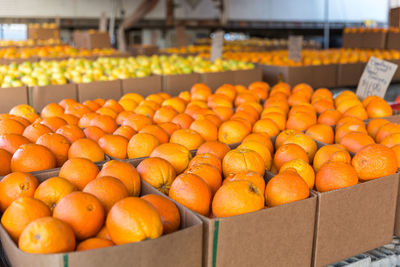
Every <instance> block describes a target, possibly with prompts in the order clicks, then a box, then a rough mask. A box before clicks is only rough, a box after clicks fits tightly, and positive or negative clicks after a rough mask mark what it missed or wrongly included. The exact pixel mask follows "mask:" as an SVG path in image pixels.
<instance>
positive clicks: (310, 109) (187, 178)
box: [0, 82, 400, 266]
mask: <svg viewBox="0 0 400 267" xmlns="http://www.w3.org/2000/svg"><path fill="white" fill-rule="evenodd" d="M104 96H105V95H104ZM107 98H108V97H107ZM391 115H392V110H391V108H390V105H388V104H387V103H386V102H385V101H384V100H383V99H381V98H379V97H376V96H371V97H368V98H366V99H364V100H363V101H361V100H359V99H358V98H357V97H356V95H355V94H354V93H352V92H350V91H346V92H343V93H341V94H340V95H338V96H337V97H336V98H335V99H333V96H332V93H331V92H330V91H329V90H327V89H318V90H313V89H312V88H311V87H310V86H309V85H307V84H304V83H302V84H298V85H296V86H295V87H293V88H291V87H290V85H288V84H286V83H278V84H276V85H274V86H273V87H272V88H270V87H269V85H268V84H266V83H264V82H253V83H251V84H250V85H249V86H248V87H245V86H243V85H235V86H234V85H230V84H224V85H222V86H219V87H218V88H216V90H215V92H214V93H213V92H212V89H211V88H210V87H208V86H207V85H205V84H201V83H197V84H195V85H193V86H192V87H191V89H190V91H182V92H180V93H179V95H178V96H176V97H173V96H171V95H169V94H167V93H165V92H158V93H154V94H150V95H148V96H147V97H143V96H142V95H140V94H137V93H128V94H125V95H124V96H122V97H121V98H120V99H119V100H118V101H117V100H114V99H108V100H105V99H102V98H97V99H92V100H89V99H87V100H85V101H83V102H82V103H78V102H77V101H76V100H73V99H64V100H62V101H60V102H59V103H50V104H47V105H46V106H45V107H44V108H43V109H42V110H41V112H40V115H39V114H37V113H36V111H35V110H34V109H33V108H31V107H29V106H27V105H20V106H16V107H14V108H13V109H12V110H11V111H10V112H9V114H2V115H1V117H0V118H1V119H0V160H1V163H2V164H1V168H0V174H1V175H5V176H4V177H3V179H2V180H1V181H0V208H1V209H2V212H3V215H2V220H1V222H2V227H1V228H0V238H1V241H2V244H3V247H4V249H5V252H6V255H7V258H8V259H9V261H10V262H11V264H13V265H30V266H53V265H55V266H58V265H63V266H65V265H70V266H109V265H111V264H118V265H119V266H127V265H130V264H132V260H133V259H135V260H136V261H135V264H137V265H139V266H152V265H161V264H163V265H167V266H180V265H189V266H196V265H206V266H243V265H265V262H268V264H270V265H272V266H276V265H288V266H294V265H296V266H310V265H315V266H322V265H326V264H330V263H332V262H335V261H338V260H341V259H344V258H347V257H349V256H353V255H355V254H358V253H361V252H364V251H367V250H370V249H373V248H375V247H378V246H381V245H384V244H385V243H389V242H390V241H391V237H392V235H393V233H394V229H397V228H398V227H399V225H400V223H396V224H395V216H396V205H397V197H398V196H397V194H398V190H399V188H398V187H399V181H398V180H399V177H398V173H396V171H397V168H398V167H399V162H398V160H397V158H398V155H399V149H398V148H399V147H400V138H399V137H398V135H400V129H399V127H400V126H399V124H396V123H393V122H398V121H394V120H398V118H397V117H390V116H391ZM381 117H385V118H384V119H382V118H381ZM367 119H369V121H368V122H367V124H365V123H366V120H367ZM376 143H379V144H376ZM378 154H379V157H377V156H376V155H378ZM106 156H109V157H111V158H112V160H110V159H109V158H106ZM104 159H106V162H99V161H102V160H104ZM93 162H98V163H97V164H95V163H93ZM54 167H59V168H60V169H52V168H54ZM10 172H11V173H10ZM30 173H31V174H30ZM377 178H379V179H377ZM149 194H150V196H149ZM177 209H178V211H177ZM139 224H140V227H138V225H139ZM104 225H105V226H104ZM179 225H180V226H179ZM395 227H396V228H395ZM57 229H58V230H57ZM60 229H63V230H62V231H60ZM146 239H151V240H146ZM55 241H57V244H56V243H53V242H55ZM127 243H128V244H127ZM48 244H54V245H52V246H48ZM170 244H174V245H173V246H172V245H170ZM188 244H190V245H188ZM288 244H290V246H288ZM74 250H77V252H74ZM83 250H86V251H83ZM78 251H79V252H78ZM27 252H28V253H27ZM33 253H39V254H33ZM132 256H133V257H132Z"/></svg>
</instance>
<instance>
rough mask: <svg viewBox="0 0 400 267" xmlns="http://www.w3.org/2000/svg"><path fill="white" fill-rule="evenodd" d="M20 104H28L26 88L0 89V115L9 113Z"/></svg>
mask: <svg viewBox="0 0 400 267" xmlns="http://www.w3.org/2000/svg"><path fill="white" fill-rule="evenodd" d="M20 104H28V88H27V87H26V86H20V87H10V88H0V113H8V112H9V111H10V110H11V108H13V107H14V106H17V105H20Z"/></svg>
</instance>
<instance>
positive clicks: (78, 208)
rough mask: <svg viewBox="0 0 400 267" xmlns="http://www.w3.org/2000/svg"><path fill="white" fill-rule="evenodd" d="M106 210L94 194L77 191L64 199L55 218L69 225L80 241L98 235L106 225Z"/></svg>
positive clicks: (56, 211)
mask: <svg viewBox="0 0 400 267" xmlns="http://www.w3.org/2000/svg"><path fill="white" fill-rule="evenodd" d="M104 216H105V214H104V208H103V206H102V205H101V202H100V201H99V200H98V199H97V198H96V197H95V196H93V195H92V194H88V193H84V192H79V191H75V192H72V193H70V194H68V195H66V196H65V197H63V198H62V199H61V200H60V201H59V202H58V204H57V205H56V207H55V208H54V210H53V217H54V218H57V219H60V220H62V221H64V222H66V223H68V224H69V225H70V226H71V227H72V229H73V230H74V233H75V235H76V237H77V239H79V240H83V239H86V238H88V237H91V236H94V235H95V234H97V233H98V232H99V231H100V229H101V227H102V226H103V223H104Z"/></svg>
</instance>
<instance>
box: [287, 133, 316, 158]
mask: <svg viewBox="0 0 400 267" xmlns="http://www.w3.org/2000/svg"><path fill="white" fill-rule="evenodd" d="M283 144H284V145H285V144H297V145H299V146H300V147H302V148H303V149H304V151H306V153H307V156H308V159H309V162H312V160H313V158H314V155H315V152H316V151H317V144H316V143H315V141H314V140H313V139H312V138H311V137H309V136H307V135H305V134H303V133H298V134H296V135H293V136H289V137H288V138H287V139H286V140H285V141H284V142H283Z"/></svg>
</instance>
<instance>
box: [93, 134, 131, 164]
mask: <svg viewBox="0 0 400 267" xmlns="http://www.w3.org/2000/svg"><path fill="white" fill-rule="evenodd" d="M98 144H99V146H100V147H101V149H103V151H104V153H105V154H107V155H108V156H110V157H114V158H117V159H126V158H127V155H128V154H127V149H128V139H126V138H125V137H123V136H120V135H112V134H106V135H104V136H102V137H101V138H100V139H99V140H98Z"/></svg>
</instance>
